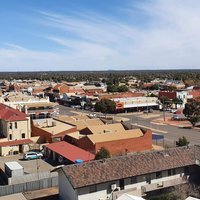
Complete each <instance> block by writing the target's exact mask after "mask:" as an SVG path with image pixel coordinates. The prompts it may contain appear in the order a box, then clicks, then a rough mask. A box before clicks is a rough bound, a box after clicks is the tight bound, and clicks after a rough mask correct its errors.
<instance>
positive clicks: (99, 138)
mask: <svg viewBox="0 0 200 200" xmlns="http://www.w3.org/2000/svg"><path fill="white" fill-rule="evenodd" d="M142 136H143V133H142V131H141V130H140V129H134V130H127V131H123V132H121V133H104V134H95V135H88V136H86V137H88V138H89V139H90V140H91V141H92V143H94V144H96V143H99V142H108V141H115V140H124V139H131V138H137V137H142Z"/></svg>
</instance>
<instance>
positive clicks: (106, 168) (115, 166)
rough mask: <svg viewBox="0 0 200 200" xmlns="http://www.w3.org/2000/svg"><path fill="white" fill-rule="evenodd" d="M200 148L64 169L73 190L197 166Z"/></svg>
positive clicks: (154, 153)
mask: <svg viewBox="0 0 200 200" xmlns="http://www.w3.org/2000/svg"><path fill="white" fill-rule="evenodd" d="M198 153H200V147H199V146H193V147H189V148H187V147H179V148H173V149H169V150H163V151H151V152H146V153H136V154H132V155H127V156H120V157H116V158H110V159H106V160H99V161H91V162H89V163H84V164H79V165H68V166H65V167H62V170H63V171H64V173H65V175H66V177H67V178H68V180H69V181H70V183H71V185H72V186H73V188H80V187H84V186H88V185H93V184H99V183H103V182H109V181H113V180H119V179H122V178H128V177H132V176H138V175H142V174H148V173H153V172H157V171H163V170H168V169H173V168H179V167H184V166H189V165H194V164H195V160H196V154H198Z"/></svg>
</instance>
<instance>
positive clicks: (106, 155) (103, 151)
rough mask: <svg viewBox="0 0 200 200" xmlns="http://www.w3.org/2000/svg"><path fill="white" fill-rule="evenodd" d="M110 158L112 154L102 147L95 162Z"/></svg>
mask: <svg viewBox="0 0 200 200" xmlns="http://www.w3.org/2000/svg"><path fill="white" fill-rule="evenodd" d="M104 158H110V152H109V150H108V149H106V148H105V147H101V148H100V149H99V151H98V152H97V154H96V156H95V160H100V159H104Z"/></svg>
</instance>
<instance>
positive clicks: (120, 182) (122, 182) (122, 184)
mask: <svg viewBox="0 0 200 200" xmlns="http://www.w3.org/2000/svg"><path fill="white" fill-rule="evenodd" d="M119 187H120V188H121V189H122V190H123V189H124V179H120V180H119Z"/></svg>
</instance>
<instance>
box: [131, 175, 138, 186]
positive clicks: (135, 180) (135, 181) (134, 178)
mask: <svg viewBox="0 0 200 200" xmlns="http://www.w3.org/2000/svg"><path fill="white" fill-rule="evenodd" d="M135 183H137V179H136V176H133V177H131V184H135Z"/></svg>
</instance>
